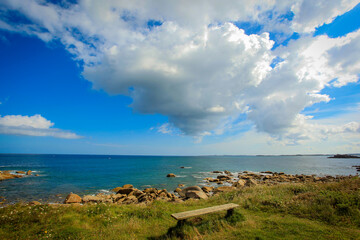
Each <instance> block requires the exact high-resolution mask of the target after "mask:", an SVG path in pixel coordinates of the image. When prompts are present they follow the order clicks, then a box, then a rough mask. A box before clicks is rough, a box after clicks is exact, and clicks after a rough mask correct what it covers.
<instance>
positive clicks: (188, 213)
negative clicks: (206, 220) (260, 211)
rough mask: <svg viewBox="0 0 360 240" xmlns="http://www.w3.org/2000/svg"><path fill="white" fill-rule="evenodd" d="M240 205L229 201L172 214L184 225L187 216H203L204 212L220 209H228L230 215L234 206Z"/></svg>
mask: <svg viewBox="0 0 360 240" xmlns="http://www.w3.org/2000/svg"><path fill="white" fill-rule="evenodd" d="M238 206H239V205H237V204H235V203H229V204H224V205H219V206H214V207H208V208H202V209H197V210H193V211H186V212H180V213H173V214H171V216H172V217H173V218H175V219H176V220H178V225H182V224H183V223H184V221H185V220H186V219H187V218H191V217H197V216H201V215H204V214H208V213H214V212H219V211H225V210H227V214H226V217H228V216H230V215H231V214H233V212H234V208H237V207H238Z"/></svg>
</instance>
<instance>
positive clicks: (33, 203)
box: [29, 201, 41, 205]
mask: <svg viewBox="0 0 360 240" xmlns="http://www.w3.org/2000/svg"><path fill="white" fill-rule="evenodd" d="M29 205H41V203H40V202H38V201H31V202H29Z"/></svg>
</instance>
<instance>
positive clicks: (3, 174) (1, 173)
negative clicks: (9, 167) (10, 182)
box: [0, 171, 22, 181]
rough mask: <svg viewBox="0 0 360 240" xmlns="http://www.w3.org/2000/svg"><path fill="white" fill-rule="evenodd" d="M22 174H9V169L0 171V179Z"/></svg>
mask: <svg viewBox="0 0 360 240" xmlns="http://www.w3.org/2000/svg"><path fill="white" fill-rule="evenodd" d="M21 177H22V175H17V174H11V173H10V172H9V171H0V181H1V180H6V179H12V178H21Z"/></svg>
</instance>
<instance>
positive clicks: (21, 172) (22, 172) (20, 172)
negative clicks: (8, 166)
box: [16, 171, 25, 174]
mask: <svg viewBox="0 0 360 240" xmlns="http://www.w3.org/2000/svg"><path fill="white" fill-rule="evenodd" d="M16 173H19V174H25V172H24V171H16Z"/></svg>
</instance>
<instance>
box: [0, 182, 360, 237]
mask: <svg viewBox="0 0 360 240" xmlns="http://www.w3.org/2000/svg"><path fill="white" fill-rule="evenodd" d="M305 179H306V178H305ZM309 179H310V178H309ZM359 193H360V179H359V177H352V178H351V177H349V178H347V177H346V178H338V180H335V181H334V182H321V181H319V182H310V181H305V182H303V183H291V182H286V183H283V184H276V185H267V184H258V185H254V186H251V187H244V188H240V189H235V190H233V191H229V192H220V193H217V194H215V195H213V196H212V197H210V198H207V199H192V198H191V199H188V200H186V201H182V202H168V201H162V200H155V201H153V202H151V203H149V204H143V203H140V204H114V203H91V204H77V203H73V204H41V203H40V204H15V205H9V206H7V207H5V208H0V235H1V236H2V237H3V238H4V239H29V238H31V239H53V238H54V239H158V240H160V239H210V240H211V239H357V238H358V236H359V231H360V221H359V219H360V213H359V207H360V205H359V198H358V197H359ZM227 203H235V204H237V205H239V207H238V208H236V209H235V211H234V213H233V214H232V216H231V217H227V216H226V214H225V212H218V213H212V214H207V215H203V216H201V217H194V218H192V219H188V220H186V222H185V223H184V224H183V225H178V224H177V221H176V220H175V219H173V218H172V217H171V214H173V213H179V212H184V211H189V210H197V209H202V208H207V207H212V206H218V205H223V204H227Z"/></svg>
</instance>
